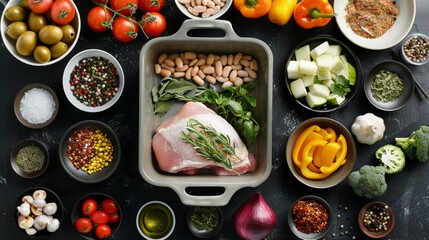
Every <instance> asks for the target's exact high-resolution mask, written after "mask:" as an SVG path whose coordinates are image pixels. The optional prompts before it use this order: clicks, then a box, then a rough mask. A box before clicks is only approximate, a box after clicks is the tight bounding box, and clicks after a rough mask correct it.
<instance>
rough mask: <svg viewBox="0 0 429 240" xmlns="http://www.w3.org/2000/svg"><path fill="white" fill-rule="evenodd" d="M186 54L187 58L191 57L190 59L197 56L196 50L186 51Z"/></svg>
mask: <svg viewBox="0 0 429 240" xmlns="http://www.w3.org/2000/svg"><path fill="white" fill-rule="evenodd" d="M184 56H185V58H186V59H189V60H192V59H196V58H197V54H196V53H195V52H185V54H184Z"/></svg>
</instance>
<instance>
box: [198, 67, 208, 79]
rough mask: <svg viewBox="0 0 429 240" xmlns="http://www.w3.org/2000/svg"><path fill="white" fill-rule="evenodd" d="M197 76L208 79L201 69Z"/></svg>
mask: <svg viewBox="0 0 429 240" xmlns="http://www.w3.org/2000/svg"><path fill="white" fill-rule="evenodd" d="M197 75H198V76H199V77H200V78H202V79H204V78H206V74H205V73H203V71H202V70H201V69H200V70H198V73H197Z"/></svg>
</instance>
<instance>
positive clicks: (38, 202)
mask: <svg viewBox="0 0 429 240" xmlns="http://www.w3.org/2000/svg"><path fill="white" fill-rule="evenodd" d="M45 205H46V201H45V199H42V198H35V199H34V201H33V206H35V207H36V208H43V207H44V206H45Z"/></svg>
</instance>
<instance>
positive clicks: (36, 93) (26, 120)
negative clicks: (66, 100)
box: [13, 83, 59, 129]
mask: <svg viewBox="0 0 429 240" xmlns="http://www.w3.org/2000/svg"><path fill="white" fill-rule="evenodd" d="M13 105H14V106H13V107H14V111H15V115H16V118H18V120H19V122H21V123H22V124H23V125H24V126H26V127H29V128H32V129H39V128H44V127H46V126H48V125H49V124H51V123H52V122H53V121H54V119H55V117H56V116H57V114H58V108H59V104H58V98H57V95H56V94H55V92H54V90H52V89H51V88H50V87H48V86H47V85H45V84H41V83H31V84H28V85H25V86H24V87H22V88H21V89H20V90H19V91H18V93H17V94H16V96H15V100H14V103H13Z"/></svg>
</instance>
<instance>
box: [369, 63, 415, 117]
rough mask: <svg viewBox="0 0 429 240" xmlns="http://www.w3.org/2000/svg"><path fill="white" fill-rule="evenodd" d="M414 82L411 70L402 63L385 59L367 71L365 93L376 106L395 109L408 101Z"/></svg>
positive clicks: (388, 109)
mask: <svg viewBox="0 0 429 240" xmlns="http://www.w3.org/2000/svg"><path fill="white" fill-rule="evenodd" d="M414 87H415V82H414V77H413V74H412V73H411V71H410V70H409V69H408V68H407V67H406V66H405V65H404V64H402V63H400V62H398V61H394V60H387V61H383V62H380V63H378V64H377V65H375V66H374V67H373V68H372V69H371V70H369V72H368V73H367V75H366V77H365V81H364V90H365V95H366V97H367V98H368V100H369V101H370V102H371V104H372V105H374V106H375V107H376V108H378V109H380V110H384V111H395V110H398V109H400V108H402V107H403V106H405V104H406V103H407V102H408V100H409V99H410V98H411V96H412V95H413V92H414Z"/></svg>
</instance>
